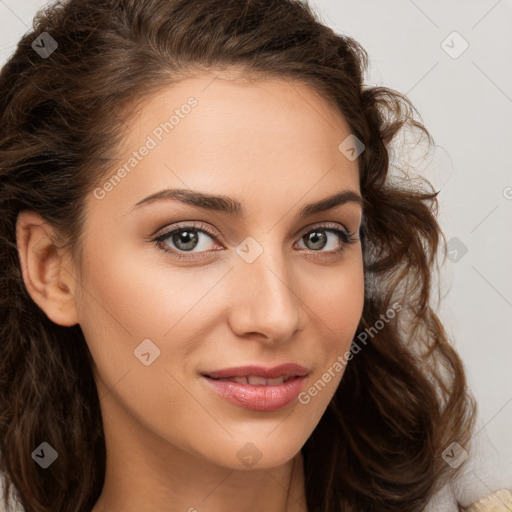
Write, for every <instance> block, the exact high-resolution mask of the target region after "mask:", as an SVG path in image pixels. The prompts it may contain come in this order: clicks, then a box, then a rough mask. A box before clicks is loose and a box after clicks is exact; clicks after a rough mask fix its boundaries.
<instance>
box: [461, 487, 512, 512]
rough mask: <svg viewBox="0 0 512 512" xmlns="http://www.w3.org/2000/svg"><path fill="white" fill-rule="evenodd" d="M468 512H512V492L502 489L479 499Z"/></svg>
mask: <svg viewBox="0 0 512 512" xmlns="http://www.w3.org/2000/svg"><path fill="white" fill-rule="evenodd" d="M465 510H466V512H512V491H511V490H510V489H500V490H499V491H496V492H494V493H492V494H489V495H488V496H484V497H483V498H481V499H479V500H478V501H476V502H475V503H473V504H472V505H470V506H469V507H468V508H466V509H465Z"/></svg>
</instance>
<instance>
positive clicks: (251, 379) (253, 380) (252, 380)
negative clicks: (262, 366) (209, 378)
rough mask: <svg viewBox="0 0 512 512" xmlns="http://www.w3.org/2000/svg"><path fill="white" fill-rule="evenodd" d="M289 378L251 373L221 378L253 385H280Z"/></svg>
mask: <svg viewBox="0 0 512 512" xmlns="http://www.w3.org/2000/svg"><path fill="white" fill-rule="evenodd" d="M289 379H290V377H276V378H274V379H265V378H263V377H256V376H253V375H249V376H248V377H229V378H227V379H220V380H224V381H227V382H237V383H238V384H250V385H251V386H278V385H280V384H282V383H283V382H286V381H287V380H289Z"/></svg>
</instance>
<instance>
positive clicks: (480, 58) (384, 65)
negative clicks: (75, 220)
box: [0, 0, 512, 511]
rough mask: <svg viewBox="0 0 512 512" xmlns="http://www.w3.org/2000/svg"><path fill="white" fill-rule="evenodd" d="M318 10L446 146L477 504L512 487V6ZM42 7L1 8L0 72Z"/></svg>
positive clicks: (454, 321)
mask: <svg viewBox="0 0 512 512" xmlns="http://www.w3.org/2000/svg"><path fill="white" fill-rule="evenodd" d="M310 3H311V5H313V6H314V7H315V10H316V11H317V12H318V13H319V15H320V17H321V19H322V21H323V22H324V23H326V24H327V25H329V26H331V27H332V28H333V29H335V30H336V31H337V32H341V33H344V34H347V35H350V36H352V37H354V38H355V39H356V40H358V41H359V42H360V43H362V45H363V46H364V47H365V48H366V50H367V51H368V53H369V55H370V59H371V64H370V73H369V75H368V79H367V83H369V84H379V85H385V86H388V87H392V88H395V89H397V90H399V91H401V92H403V93H406V94H407V95H408V96H409V98H410V99H411V100H412V102H413V103H414V104H415V106H416V107H417V108H418V110H419V112H420V113H421V115H422V117H423V120H424V122H425V124H426V126H427V128H428V130H429V131H430V133H431V134H432V136H433V137H434V140H435V142H436V144H437V150H436V152H435V156H434V159H433V160H432V162H431V165H430V166H429V167H428V168H426V169H425V170H424V172H425V175H426V176H428V177H429V178H430V179H431V180H432V182H433V184H434V185H435V187H436V188H437V189H438V190H439V189H440V190H441V192H440V195H439V200H440V205H441V209H440V216H439V220H440V222H441V225H442V227H443V230H444V232H445V235H446V239H447V240H448V241H450V242H449V244H448V248H449V250H450V251H451V252H452V256H451V257H452V259H453V260H454V261H450V260H447V261H446V263H445V265H444V268H443V272H442V275H441V279H442V285H443V290H444V293H445V297H444V299H443V301H442V302H441V307H440V310H439V313H440V316H441V318H442V319H443V320H444V321H445V323H446V327H447V330H448V333H449V334H450V335H451V336H452V337H453V339H454V341H455V345H456V347H457V349H458V351H459V353H460V354H461V356H462V358H463V360H464V362H465V366H466V369H467V372H468V377H469V381H470V386H471V388H472V391H473V393H474V394H475V396H476V398H477V401H478V405H479V416H478V427H477V432H476V435H475V437H474V441H475V449H474V451H473V452H472V454H471V464H470V466H469V467H468V469H467V471H466V475H465V476H464V478H463V479H461V481H460V485H459V486H458V487H456V488H455V489H453V492H455V493H456V494H458V495H460V496H462V497H463V501H466V502H469V501H473V500H475V499H477V498H478V497H480V496H483V495H485V494H488V493H490V492H491V491H494V490H496V489H499V488H501V487H508V488H511V489H512V442H511V440H512V436H511V432H512V371H511V369H512V343H511V339H512V337H511V331H512V329H511V326H512V321H511V319H512V237H511V234H510V230H511V213H512V172H511V161H512V66H511V65H510V63H512V1H511V0H508V1H507V0H498V1H496V0H478V1H476V0H471V1H469V0H464V1H462V0H459V1H446V0H444V1H442V0H437V1H432V0H429V1H428V2H427V1H426V0H414V1H413V0H388V1H385V2H383V1H379V0H371V1H370V0H311V1H310ZM44 4H45V2H42V1H40V0H0V63H3V62H4V61H5V60H6V59H7V58H8V56H9V55H10V53H11V52H12V51H13V50H14V48H15V45H16V42H17V40H18V39H19V37H20V36H21V35H22V34H24V33H25V32H26V31H27V30H28V29H29V28H30V25H31V20H32V18H33V15H34V14H35V12H36V11H37V9H39V8H40V7H42V6H43V5H44ZM454 31H456V32H457V33H458V34H453V32H454ZM443 41H444V43H443ZM466 44H467V45H468V48H467V49H466V50H465V51H464V52H463V53H461V54H460V55H458V54H459V53H460V52H461V50H462V49H464V46H465V45H466ZM449 53H451V55H449ZM455 238H456V239H458V241H459V242H458V243H459V247H457V246H456V245H454V244H456V243H457V241H455ZM450 244H452V245H450ZM461 244H463V246H465V247H466V248H467V253H465V254H463V252H462V251H460V247H462V245H461ZM454 250H455V251H457V253H455V252H453V251H454ZM454 441H456V440H454ZM447 500H448V498H443V499H442V502H441V498H440V499H439V501H437V500H433V503H432V507H433V509H435V510H438V511H441V510H454V509H453V508H452V507H450V506H449V504H448V502H449V500H448V501H447Z"/></svg>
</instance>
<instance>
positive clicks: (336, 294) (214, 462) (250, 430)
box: [17, 73, 364, 512]
mask: <svg viewBox="0 0 512 512" xmlns="http://www.w3.org/2000/svg"><path fill="white" fill-rule="evenodd" d="M212 78H213V77H212V76H210V75H204V76H200V77H196V78H191V79H187V80H185V81H183V82H180V83H179V84H177V85H174V86H172V87H169V88H167V89H165V90H164V91H162V92H159V93H158V94H155V95H154V96H152V98H151V99H150V100H149V101H148V102H147V103H146V104H144V106H143V108H142V110H141V112H140V115H138V116H135V115H134V116H133V119H132V122H131V123H130V124H129V131H128V137H127V138H126V140H125V143H124V146H123V147H122V148H121V156H120V159H119V162H118V163H117V164H116V165H115V166H113V167H112V172H111V173H109V174H108V175H107V176H106V178H105V179H108V178H109V177H110V176H111V175H112V174H113V173H115V172H116V170H117V169H118V168H119V167H120V166H122V165H123V164H124V163H125V162H127V161H128V159H129V158H130V157H131V156H132V154H133V151H136V150H138V149H139V148H140V147H141V146H142V145H143V144H144V143H145V141H147V137H148V135H151V134H152V133H154V129H155V127H157V126H158V125H159V123H161V122H163V121H164V120H168V119H169V116H170V115H171V114H172V112H173V110H174V109H175V108H180V106H182V105H184V104H186V102H187V99H188V98H190V97H191V96H194V97H195V98H196V99H197V106H195V107H194V108H193V109H191V110H190V112H189V113H188V114H187V115H184V116H183V117H182V118H180V121H179V124H177V125H176V126H174V128H173V129H172V131H170V132H169V133H168V134H164V135H163V137H162V140H161V141H158V140H156V138H155V137H154V135H153V138H154V139H155V141H156V142H158V143H157V144H156V147H154V148H152V149H151V150H150V151H149V153H148V154H147V155H146V156H144V157H143V158H141V160H140V161H139V162H138V163H137V165H136V167H134V168H133V169H132V170H131V171H130V172H129V173H127V174H126V175H125V176H124V177H123V178H122V179H121V180H120V181H119V182H118V183H116V185H115V186H113V187H110V188H109V187H106V188H109V190H108V192H107V191H105V188H102V191H105V193H104V195H103V197H101V198H99V194H98V193H97V194H96V196H95V195H94V194H92V193H91V194H90V196H88V198H87V205H86V208H87V216H86V225H85V228H84V229H85V233H84V235H85V236H84V240H85V247H84V262H83V266H82V268H81V269H77V268H75V267H74V266H73V264H72V260H71V257H70V254H69V252H65V251H64V249H56V248H55V247H54V246H53V245H52V234H53V228H52V226H50V225H49V224H48V223H45V222H43V219H42V218H41V217H40V216H39V215H37V214H35V213H33V212H22V213H21V214H20V215H19V217H18V222H17V236H18V247H19V253H20V261H21V265H22V270H23V277H24V280H25V284H26V286H27V290H28V291H29V293H30V294H31V296H32V297H33V299H34V301H35V302H36V303H37V304H38V305H39V306H40V307H41V308H42V309H43V310H44V311H45V313H46V314H47V315H48V317H49V318H50V319H51V320H52V321H54V322H55V323H57V324H60V325H68V326H69V325H75V324H77V323H78V324H79V325H80V327H81V329H82V330H83V333H84V336H85V338H86V341H87V344H88V346H89V348H90V351H91V353H92V356H93V359H94V362H95V367H94V368H93V370H94V375H95V379H96V382H97V386H98V392H99V396H100V403H101V410H102V416H103V424H104V430H105V439H106V446H107V472H106V478H105V484H104V487H103V491H102V494H101V496H100V499H99V500H98V502H97V503H96V505H95V506H94V509H93V512H141V511H152V512H153V511H155V512H157V511H158V512H160V511H161V512H164V511H165V512H175V511H176V512H177V511H190V512H191V511H194V510H198V511H208V512H225V511H231V510H244V511H245V512H256V511H257V512H261V511H262V510H264V511H265V512H299V511H301V512H305V511H306V510H307V508H306V500H305V492H304V472H303V460H302V455H301V452H300V450H301V448H302V447H303V445H304V444H305V442H306V441H307V439H308V437H309V436H310V435H311V433H312V432H313V430H314V428H315V427H316V425H317V424H318V422H319V421H320V418H321V417H322V415H323V413H324V411H325V409H326V408H327V406H328V404H329V401H330V400H331V398H332V396H333V394H334V392H335V390H336V388H337V386H338V384H339V382H340V380H341V378H342V374H343V371H337V372H336V373H335V376H334V377H333V378H331V379H329V382H327V383H325V387H323V389H322V390H321V391H319V392H318V393H317V394H316V396H314V397H312V398H311V400H310V401H309V402H308V403H307V404H304V403H300V402H298V401H297V400H295V401H294V402H293V403H290V404H288V405H286V406H284V407H282V408H281V409H278V410H274V411H264V412H262V411H254V410H250V409H247V408H245V407H242V406H239V405H235V404H233V403H231V402H229V401H227V400H226V399H225V398H222V397H220V396H219V395H217V394H216V393H214V392H213V391H212V389H211V388H210V386H209V385H208V384H207V383H206V382H205V378H204V377H203V376H202V375H201V373H202V372H207V371H212V370H218V369H222V368H229V367H234V366H244V365H248V364H258V365H262V366H265V367H273V366H276V365H279V364H282V363H288V362H293V363H298V364H300V365H302V366H305V367H306V368H307V369H308V371H309V373H308V375H307V377H306V381H305V384H304V390H306V391H307V390H308V389H309V388H311V386H312V385H313V384H314V383H315V382H317V381H318V380H319V379H320V378H321V377H322V376H323V375H325V374H326V372H327V370H328V369H329V368H331V367H332V365H333V363H334V362H335V361H336V360H337V358H338V357H339V356H340V355H343V354H344V353H346V351H347V350H348V349H349V348H350V344H351V340H352V339H353V337H354V334H355V332H356V329H357V325H358V322H359V319H360V317H361V314H362V308H363V297H364V277H363V262H362V252H361V244H360V241H359V240H356V242H354V243H352V244H348V243H346V242H344V240H343V239H342V238H341V237H340V235H337V234H336V233H335V232H332V231H325V229H326V228H328V227H329V228H332V227H335V228H338V229H340V230H346V231H348V232H350V233H355V234H356V236H357V234H358V231H359V226H360V223H361V220H362V209H361V206H360V204H358V203H357V202H356V201H348V202H346V203H344V204H342V205H339V206H336V207H334V208H331V209H329V210H326V211H323V212H318V213H315V214H313V215H308V216H306V217H303V218H296V215H298V214H299V212H300V210H301V209H302V208H303V207H304V206H305V205H306V204H310V203H313V202H317V201H320V200H322V199H325V198H327V197H329V196H332V195H334V194H335V193H338V192H341V191H344V190H350V191H352V192H353V193H355V194H360V189H359V176H358V167H357V161H351V160H350V159H348V158H346V157H345V156H344V154H343V153H342V152H341V151H340V150H339V149H338V146H339V144H340V143H341V142H342V141H343V140H344V139H345V138H346V137H347V136H348V135H349V134H350V130H349V127H348V125H347V124H346V122H345V120H344V119H343V118H342V117H341V116H340V115H339V114H338V113H337V112H336V111H335V110H334V108H333V107H332V106H331V105H330V104H329V103H328V102H327V101H326V100H324V99H322V98H319V97H318V96H317V95H316V94H315V93H314V91H313V90H311V89H310V88H309V87H307V86H306V85H304V84H300V83H297V82H291V81H287V80H284V79H265V80H264V79H261V80H259V81H258V82H257V83H254V84H248V83H243V82H242V81H239V80H236V79H234V78H233V77H232V76H230V75H228V74H227V73H224V74H222V75H220V76H218V77H217V78H216V79H215V80H213V81H212ZM100 187H102V184H100ZM166 188H180V189H192V190H194V191H200V192H203V193H207V194H215V195H222V196H229V197H231V198H233V199H236V200H237V201H239V202H240V203H241V205H242V206H243V208H244V209H245V216H234V215H230V214H227V213H224V212H218V211H217V212H211V211H208V210H206V209H203V208H200V207H198V206H191V205H186V204H184V203H182V202H179V201H177V200H175V199H174V200H171V199H167V200H159V201H154V202H147V203H145V204H144V205H140V206H139V207H135V205H136V204H137V203H138V202H139V201H141V200H142V199H144V198H146V197H147V196H149V195H151V194H154V193H155V192H158V191H160V190H162V189H166ZM102 194H103V192H102ZM192 223H193V224H194V226H191V224H192ZM198 224H200V226H198ZM326 224H329V225H328V226H326ZM177 226H180V227H183V226H188V227H189V229H188V230H185V231H188V232H189V233H190V232H191V231H192V229H193V228H195V229H197V230H199V231H194V233H195V234H196V235H197V236H198V237H199V239H198V243H197V244H196V246H195V247H194V246H193V245H192V244H190V242H188V244H189V245H186V246H185V247H189V248H190V247H191V249H190V250H185V249H183V247H184V246H183V245H181V246H179V245H176V239H177V237H176V236H175V237H174V238H173V237H172V236H171V235H170V236H168V237H167V238H166V239H165V241H164V242H163V243H161V244H160V245H159V246H157V244H156V243H155V242H154V241H153V240H154V239H155V238H156V237H157V236H159V235H160V234H162V232H163V231H164V229H165V230H168V229H169V228H170V227H177ZM322 227H323V228H324V231H322V230H321V228H322ZM203 229H210V230H211V232H212V234H209V233H205V232H203V231H202V230H203ZM311 231H314V232H317V233H321V234H323V235H324V236H325V237H326V238H325V243H324V246H322V244H321V243H320V241H318V239H317V240H316V241H315V240H314V239H313V238H312V237H311V235H310V236H309V239H308V237H306V238H305V239H304V236H305V235H306V234H308V233H310V232H311ZM247 237H252V239H254V241H255V242H256V244H257V245H254V242H253V241H251V242H250V243H252V244H253V245H249V246H245V245H242V246H243V247H248V251H249V253H250V254H255V253H254V251H255V250H257V248H258V247H259V248H261V250H262V252H261V254H259V256H257V257H256V259H254V261H252V262H250V263H248V262H247V261H246V260H244V258H242V257H241V256H240V255H239V253H237V252H236V249H237V247H238V246H239V245H240V244H241V243H242V242H244V241H246V239H247ZM182 240H183V238H182ZM178 242H179V240H178ZM182 243H183V244H185V242H182ZM163 246H166V247H167V248H168V249H169V250H170V251H175V252H174V253H173V252H165V251H164V249H163ZM340 248H341V249H343V251H342V252H341V253H337V252H336V251H337V249H340ZM176 253H181V254H185V257H186V258H187V259H178V257H177V256H175V254H176ZM201 255H202V256H203V258H202V259H201ZM143 340H151V343H152V345H149V346H150V347H153V346H154V347H157V348H158V350H160V354H159V355H158V356H157V357H155V358H154V352H152V354H153V355H151V356H150V357H151V358H152V362H151V363H150V364H148V365H145V364H143V363H142V362H141V360H140V359H139V358H138V357H136V355H135V354H134V351H136V349H137V347H138V346H139V345H140V344H141V342H142V341H143ZM71 341H72V340H70V342H71ZM150 350H153V348H151V349H150ZM146 352H147V351H146ZM153 358H154V359H153ZM146 359H147V356H146ZM248 443H250V444H248ZM244 447H245V450H246V451H247V450H249V452H250V453H249V455H251V456H253V458H252V459H250V460H252V461H253V462H254V460H256V459H257V461H256V462H255V463H248V462H247V458H246V459H244V457H242V456H241V455H240V454H241V453H242V454H244V453H245V452H243V451H242V452H240V450H242V449H243V448H244Z"/></svg>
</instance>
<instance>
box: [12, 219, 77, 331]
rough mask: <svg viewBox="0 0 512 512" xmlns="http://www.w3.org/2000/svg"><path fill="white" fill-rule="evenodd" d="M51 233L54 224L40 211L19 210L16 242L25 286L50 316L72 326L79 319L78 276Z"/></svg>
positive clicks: (51, 318) (59, 322)
mask: <svg viewBox="0 0 512 512" xmlns="http://www.w3.org/2000/svg"><path fill="white" fill-rule="evenodd" d="M52 235H53V230H52V228H51V227H50V225H49V224H48V222H46V221H45V220H44V219H43V218H42V217H41V216H40V215H39V214H37V213H35V212H29V211H23V212H20V213H19V215H18V218H17V221H16V243H17V247H18V256H19V260H20V266H21V271H22V274H23V281H24V283H25V287H26V288H27V291H28V293H29V295H30V296H31V297H32V299H33V300H34V302H35V303H36V304H37V305H38V306H39V307H40V308H41V309H42V310H43V311H44V312H45V313H46V315H47V316H48V318H49V319H50V320H52V321H53V322H55V323H56V324H59V325H63V326H72V325H75V324H77V323H78V315H77V309H76V303H75V294H74V291H75V288H76V280H75V278H74V277H73V272H72V269H70V268H68V266H65V264H64V263H65V262H64V255H63V254H62V253H61V251H60V250H59V249H58V248H57V247H56V245H55V244H54V239H53V236H52Z"/></svg>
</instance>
